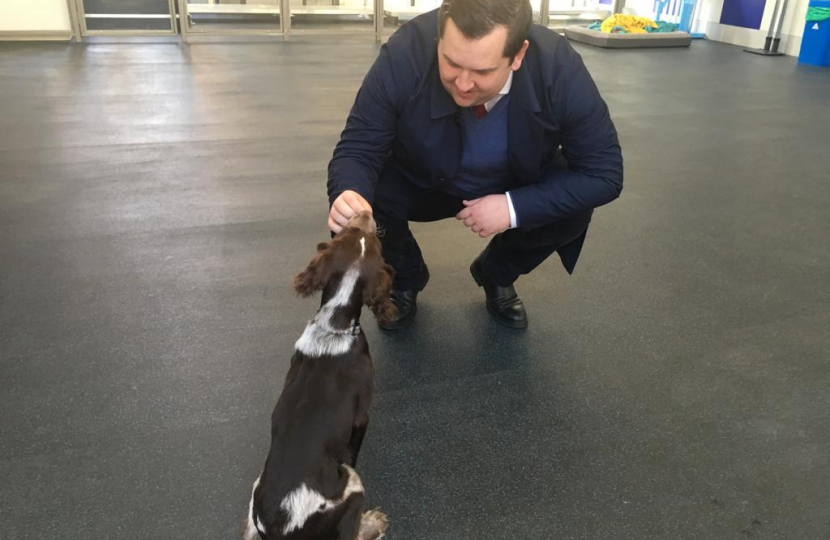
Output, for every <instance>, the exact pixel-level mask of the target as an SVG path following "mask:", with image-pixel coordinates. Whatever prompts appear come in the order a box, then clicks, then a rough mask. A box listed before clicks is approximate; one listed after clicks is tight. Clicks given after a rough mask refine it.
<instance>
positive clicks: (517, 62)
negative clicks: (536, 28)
mask: <svg viewBox="0 0 830 540" xmlns="http://www.w3.org/2000/svg"><path fill="white" fill-rule="evenodd" d="M528 47H530V42H529V41H528V40H525V42H524V44H523V45H522V48H521V49H519V52H517V53H516V56H514V57H513V63H512V64H510V69H512V70H513V71H518V69H519V68H520V67H522V62H523V61H524V59H525V54H527V48H528Z"/></svg>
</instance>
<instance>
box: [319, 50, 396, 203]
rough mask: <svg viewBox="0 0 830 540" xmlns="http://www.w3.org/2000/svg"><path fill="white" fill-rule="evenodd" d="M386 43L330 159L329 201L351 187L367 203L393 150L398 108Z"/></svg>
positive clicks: (372, 196) (393, 76)
mask: <svg viewBox="0 0 830 540" xmlns="http://www.w3.org/2000/svg"><path fill="white" fill-rule="evenodd" d="M398 87H399V84H398V83H396V80H395V72H394V69H393V62H392V59H391V52H390V48H389V44H386V45H384V46H383V47H382V48H381V50H380V54H379V56H378V58H377V59H376V60H375V63H374V64H373V65H372V68H371V69H370V70H369V73H368V74H367V75H366V78H365V79H364V80H363V84H362V86H361V87H360V90H359V91H358V93H357V97H356V98H355V102H354V105H353V106H352V109H351V112H350V113H349V117H348V119H347V120H346V127H345V129H344V130H343V133H342V134H341V136H340V142H338V143H337V146H336V147H335V149H334V156H333V157H332V160H331V162H329V169H328V195H329V203H332V202H334V200H335V199H336V198H337V197H338V196H339V195H340V194H341V193H343V192H344V191H346V190H352V191H356V192H357V193H359V194H360V195H362V196H363V197H364V198H365V199H367V200H368V201H369V202H372V201H373V199H374V193H375V186H377V182H378V176H379V175H380V172H381V170H382V169H383V167H384V165H385V164H386V162H387V160H388V159H389V156H390V154H391V152H392V145H393V144H394V142H395V137H396V127H397V122H398V116H399V114H400V112H399V111H400V110H401V104H400V103H399V101H400V96H399V91H398Z"/></svg>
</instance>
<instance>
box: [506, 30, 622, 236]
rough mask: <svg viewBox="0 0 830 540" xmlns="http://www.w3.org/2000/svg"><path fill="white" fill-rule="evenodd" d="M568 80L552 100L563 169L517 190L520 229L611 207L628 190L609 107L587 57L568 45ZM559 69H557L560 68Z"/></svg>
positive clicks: (546, 172)
mask: <svg viewBox="0 0 830 540" xmlns="http://www.w3.org/2000/svg"><path fill="white" fill-rule="evenodd" d="M563 47H564V50H563V49H560V51H559V52H560V54H558V55H556V57H557V58H563V57H564V59H565V61H564V62H558V64H559V67H558V69H563V67H564V71H565V74H566V76H565V77H564V78H563V80H562V84H557V85H554V86H553V87H552V89H551V90H550V95H549V96H548V99H550V102H551V104H552V108H553V110H554V113H555V115H556V118H557V120H558V122H559V127H560V130H561V132H560V144H561V146H562V154H563V156H564V157H565V159H566V160H567V162H568V167H567V168H563V167H560V166H557V165H556V164H551V165H550V166H547V167H546V168H545V169H544V170H543V171H542V174H541V177H540V181H539V183H537V184H533V185H530V186H525V187H522V188H519V189H515V190H512V191H511V192H510V195H511V197H512V199H513V204H514V207H515V211H516V214H517V218H518V222H519V227H521V228H523V229H533V228H536V227H539V226H542V225H546V224H548V223H552V222H554V221H558V220H560V219H563V218H566V217H569V216H573V215H577V214H581V213H585V212H587V211H589V210H592V209H594V208H596V207H598V206H602V205H604V204H607V203H609V202H611V201H613V200H614V199H616V198H617V197H619V195H620V192H621V191H622V187H623V159H622V151H621V149H620V144H619V141H618V138H617V130H616V128H615V127H614V123H613V122H612V121H611V116H610V115H609V113H608V106H607V105H606V104H605V102H604V101H603V99H602V97H601V96H600V95H599V90H597V87H596V84H594V81H593V79H592V78H591V75H590V74H589V73H588V70H587V69H586V68H585V64H584V63H583V62H582V58H581V57H580V56H579V55H578V54H577V53H576V51H574V50H573V49H572V48H571V47H570V45H567V44H563ZM554 69H557V68H556V67H554Z"/></svg>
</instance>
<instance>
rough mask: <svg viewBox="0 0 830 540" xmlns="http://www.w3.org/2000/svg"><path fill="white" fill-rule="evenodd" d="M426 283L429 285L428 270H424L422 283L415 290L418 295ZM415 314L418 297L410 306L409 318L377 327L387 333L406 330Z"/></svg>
mask: <svg viewBox="0 0 830 540" xmlns="http://www.w3.org/2000/svg"><path fill="white" fill-rule="evenodd" d="M424 268H426V266H424ZM427 283H429V268H426V275H425V276H424V279H423V281H421V283H419V284H418V287H417V288H418V292H419V293H420V292H421V291H423V290H424V289H425V288H426V286H427ZM416 313H418V297H417V296H416V297H415V304H414V305H413V306H412V311H411V312H410V313H409V316H408V317H407V318H406V319H401V320H399V321H396V322H394V323H392V324H387V325H386V326H382V325H380V324H378V327H379V328H380V329H381V330H386V331H387V332H394V331H396V330H401V329H402V328H406V327H407V326H409V325H410V324H412V321H413V320H415V314H416Z"/></svg>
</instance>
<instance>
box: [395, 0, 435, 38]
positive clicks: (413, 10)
mask: <svg viewBox="0 0 830 540" xmlns="http://www.w3.org/2000/svg"><path fill="white" fill-rule="evenodd" d="M438 7H441V0H383V23H384V24H383V27H384V33H385V34H386V35H389V34H394V33H395V30H397V29H398V28H399V27H400V26H401V25H402V24H403V23H405V22H406V21H408V20H410V19H413V18H414V17H417V16H418V15H420V14H422V13H426V12H427V11H431V10H433V9H436V8H438Z"/></svg>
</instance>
